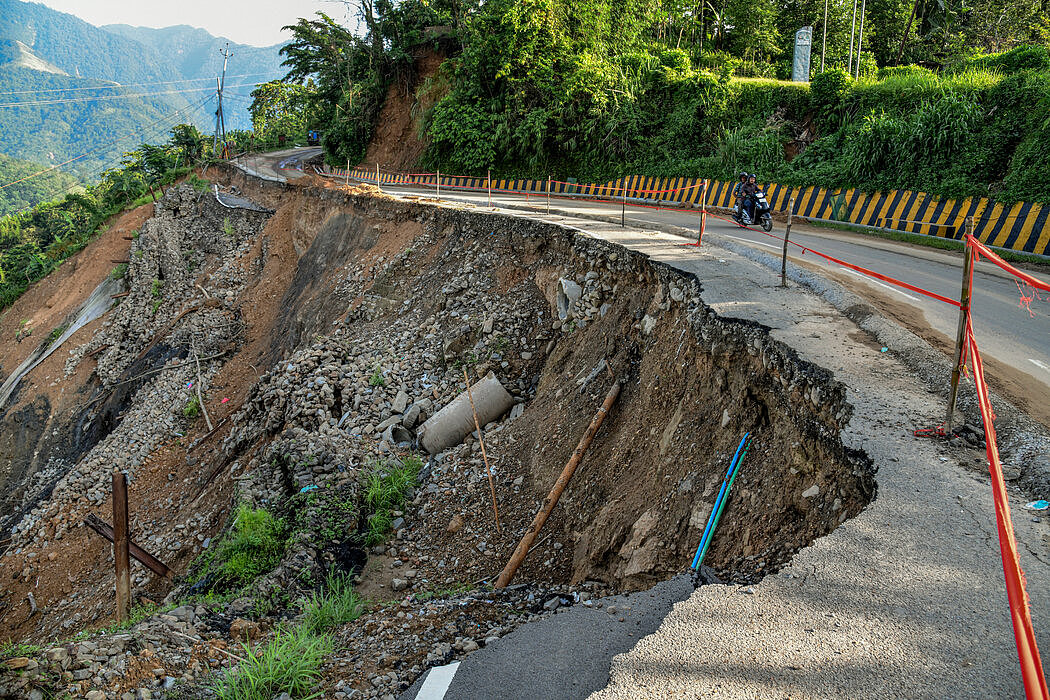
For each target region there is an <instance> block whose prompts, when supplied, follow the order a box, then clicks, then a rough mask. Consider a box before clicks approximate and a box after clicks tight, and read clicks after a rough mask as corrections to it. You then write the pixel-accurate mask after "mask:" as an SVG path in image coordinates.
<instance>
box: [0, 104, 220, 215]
mask: <svg viewBox="0 0 1050 700" xmlns="http://www.w3.org/2000/svg"><path fill="white" fill-rule="evenodd" d="M214 97H215V95H208V96H207V97H206V98H204V99H203V100H202V101H201V102H198V103H197V104H195V105H193V106H191V107H189V108H188V109H187V110H186V113H187V114H189V113H192V112H194V111H196V110H198V109H201V108H203V107H204V105H205V104H207V103H208V101H209V100H211V99H212V98H214ZM180 111H183V110H176V111H175V112H173V113H171V114H169V115H167V116H166V117H161V119H159V120H157V121H155V122H153V124H150V125H149V126H147V127H146V129H150V128H152V127H154V126H156V125H157V124H160V123H161V122H162V121H163V122H165V123H164V124H163V125H162V126H161V127H160V128H159V129H153V130H152V131H150V132H149V133H148V134H146V135H145V136H144V137H143V138H149V137H150V136H154V137H155V136H157V135H159V134H161V133H163V132H165V131H167V130H168V129H169V128H171V127H172V126H173V125H174V123H173V122H172V118H173V117H178V116H179V114H178V113H179V112H180ZM134 135H135V134H128V135H127V136H124V137H122V138H120V139H118V140H116V141H111V142H110V144H106V145H114V144H116V143H119V142H120V141H125V140H127V139H128V138H130V137H131V136H134ZM100 148H101V146H100ZM95 150H98V149H95ZM112 150H114V148H109V149H107V150H106V151H103V152H104V153H109V152H110V151H112ZM119 164H120V161H108V162H105V163H102V164H100V165H97V166H95V167H94V168H92V169H91V171H92V173H91V176H92V177H99V176H101V175H102V173H103V172H105V171H106V170H109V169H110V168H112V167H116V166H117V165H119ZM56 167H57V166H56ZM51 169H53V168H51ZM51 169H49V170H51ZM43 172H48V171H41V173H43ZM10 184H14V183H10ZM6 186H7V185H4V187H6ZM81 186H83V183H81V182H74V183H73V184H71V185H67V186H66V187H62V188H60V189H58V190H56V191H55V192H52V193H51V195H50V196H49V198H48V199H47V200H44V201H42V202H37V203H36V204H33V205H31V206H28V207H24V208H22V209H20V210H19V211H16V212H13V213H11V214H8V215H7V216H18V215H19V214H23V213H25V212H27V211H29V210H31V209H33V208H35V207H38V206H40V205H41V204H43V203H45V202H48V201H53V200H54V199H56V198H57V197H58V196H59V195H61V194H65V193H68V192H69V191H70V190H72V189H74V188H76V187H81Z"/></svg>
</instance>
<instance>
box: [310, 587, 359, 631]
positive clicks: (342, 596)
mask: <svg viewBox="0 0 1050 700" xmlns="http://www.w3.org/2000/svg"><path fill="white" fill-rule="evenodd" d="M364 609H365V601H364V600H363V599H362V598H361V596H359V595H357V593H356V592H355V591H354V587H353V585H351V583H350V578H349V577H348V576H347V575H346V574H337V573H334V572H332V573H330V574H328V579H327V581H326V582H325V591H324V593H322V594H317V593H314V594H313V596H312V597H311V599H310V601H309V602H308V603H307V604H306V609H305V612H306V617H305V619H304V620H303V627H304V628H305V629H307V630H309V631H310V632H311V633H313V634H323V633H324V632H327V631H328V630H330V629H332V628H333V627H336V626H338V625H345V624H346V623H348V622H353V621H354V620H356V619H357V618H359V617H361V613H363V612H364Z"/></svg>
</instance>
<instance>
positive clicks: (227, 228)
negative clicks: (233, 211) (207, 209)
mask: <svg viewBox="0 0 1050 700" xmlns="http://www.w3.org/2000/svg"><path fill="white" fill-rule="evenodd" d="M222 232H223V233H225V234H226V237H227V238H233V237H234V236H235V235H236V233H237V232H236V231H234V230H233V224H231V223H230V217H228V216H227V217H226V218H225V219H223V220H222Z"/></svg>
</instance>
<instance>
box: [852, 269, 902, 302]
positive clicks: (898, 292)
mask: <svg viewBox="0 0 1050 700" xmlns="http://www.w3.org/2000/svg"><path fill="white" fill-rule="evenodd" d="M839 269H840V270H842V271H843V272H848V273H850V274H851V275H856V276H857V277H860V278H861V279H862V280H865V281H867V282H871V283H872V284H877V285H879V286H880V287H885V288H886V289H888V290H890V291H891V292H897V294H900V295H901V296H902V297H907V298H908V299H911V300H912V301H919V297H913V296H912V295H911V294H908V293H906V292H902V291H901V290H899V289H897V288H896V287H892V286H890V285H888V284H883V283H882V282H879V281H878V280H877V279H873V278H871V277H868V276H867V275H862V274H861V273H859V272H857V271H856V270H851V269H849V268H848V267H841V266H840V267H839Z"/></svg>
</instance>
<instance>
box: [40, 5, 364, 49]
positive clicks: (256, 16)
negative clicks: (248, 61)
mask: <svg viewBox="0 0 1050 700" xmlns="http://www.w3.org/2000/svg"><path fill="white" fill-rule="evenodd" d="M35 1H37V2H42V3H43V4H44V5H47V6H48V7H50V8H52V9H54V10H58V11H60V12H66V13H69V14H71V15H76V16H77V17H79V18H80V19H82V20H84V21H85V22H88V23H90V24H94V25H99V26H100V25H103V24H130V25H132V26H135V27H154V28H159V27H170V26H172V25H175V24H188V25H190V26H191V27H200V28H202V29H205V30H207V31H208V32H209V33H211V34H213V35H214V36H223V37H226V38H227V39H230V40H231V41H233V42H235V43H238V44H250V45H252V46H271V45H273V44H278V43H281V42H285V41H288V40H289V39H291V36H290V33H289V32H282V31H281V27H283V26H285V25H287V24H295V22H296V20H297V19H298V18H300V17H310V18H312V17H313V16H314V13H315V12H318V11H322V12H324V13H325V14H327V15H329V16H330V17H332V18H333V19H335V20H336V21H338V22H340V23H342V24H347V25H353V24H354V23H353V22H352V21H350V19H349V18H348V17H347V10H346V8H345V5H344V3H343V2H340V1H339V0H218V1H217V0H177V1H176V2H171V0H167V1H161V0H132V1H131V2H129V1H128V0H35Z"/></svg>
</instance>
